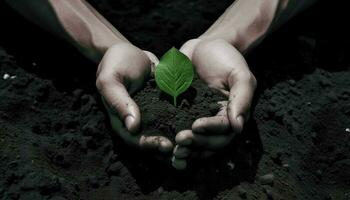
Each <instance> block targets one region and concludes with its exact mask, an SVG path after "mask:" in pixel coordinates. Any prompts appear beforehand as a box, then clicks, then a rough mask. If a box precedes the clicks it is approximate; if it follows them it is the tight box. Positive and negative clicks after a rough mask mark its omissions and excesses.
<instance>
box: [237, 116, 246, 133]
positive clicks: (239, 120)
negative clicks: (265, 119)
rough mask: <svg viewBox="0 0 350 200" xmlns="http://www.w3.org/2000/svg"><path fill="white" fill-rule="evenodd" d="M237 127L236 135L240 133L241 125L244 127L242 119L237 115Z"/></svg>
mask: <svg viewBox="0 0 350 200" xmlns="http://www.w3.org/2000/svg"><path fill="white" fill-rule="evenodd" d="M236 120H237V122H238V123H237V127H236V131H237V133H241V132H242V130H243V125H244V117H243V116H242V115H239V116H238V117H237V118H236Z"/></svg>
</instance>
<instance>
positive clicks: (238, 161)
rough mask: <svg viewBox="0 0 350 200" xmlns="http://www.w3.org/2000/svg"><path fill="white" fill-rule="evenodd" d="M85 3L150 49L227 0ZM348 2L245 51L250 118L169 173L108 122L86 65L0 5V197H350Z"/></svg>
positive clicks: (196, 29) (198, 23) (166, 43)
mask: <svg viewBox="0 0 350 200" xmlns="http://www.w3.org/2000/svg"><path fill="white" fill-rule="evenodd" d="M91 2H92V3H93V4H94V5H95V6H96V7H97V8H98V9H99V10H100V11H101V13H102V14H104V15H105V16H106V17H107V18H108V19H109V20H110V21H111V22H112V23H113V24H114V25H115V26H117V27H118V28H119V29H120V30H121V31H122V32H123V33H124V34H125V35H127V36H128V38H130V40H131V41H132V42H134V43H135V44H137V45H138V46H140V47H141V48H143V49H147V50H152V51H153V50H154V51H155V52H156V53H157V55H158V56H159V55H161V54H163V53H164V52H165V51H166V50H167V49H169V48H170V47H172V46H176V47H179V46H180V45H181V43H182V42H184V41H185V39H186V38H187V39H189V38H191V37H196V36H197V35H199V34H200V32H201V31H204V30H205V29H206V28H208V26H209V25H210V23H212V22H213V21H214V20H215V19H216V18H217V17H218V16H219V15H220V14H221V13H222V12H223V11H224V9H225V8H226V7H227V6H228V5H229V4H230V3H231V2H232V1H220V2H217V1H215V2H214V3H213V1H209V0H208V1H206V0H199V1H196V0H179V1H170V0H162V1H153V0H147V1H142V3H141V2H139V1H113V0H93V1H91ZM347 8H348V7H347V6H346V5H345V1H344V2H337V4H331V3H329V1H320V2H318V3H317V4H316V5H315V6H314V7H313V8H311V9H309V10H306V11H305V12H304V13H302V14H301V15H299V16H298V17H296V18H295V19H293V20H292V21H290V22H289V23H288V24H286V26H284V27H281V29H280V30H278V31H277V32H275V33H273V34H272V35H271V36H269V37H268V38H266V40H265V41H264V42H263V43H262V44H261V45H260V46H259V47H258V48H257V49H255V50H254V51H253V52H252V53H251V54H249V55H247V62H248V64H249V66H250V68H251V69H252V71H253V73H254V74H255V75H256V77H257V80H258V88H257V91H256V93H255V98H254V102H253V106H252V110H251V112H252V114H251V118H250V121H249V122H248V123H247V124H246V125H245V127H244V131H243V132H242V134H240V135H237V136H236V137H235V138H234V140H233V141H232V143H231V144H230V145H229V146H228V147H227V148H226V149H223V150H222V151H220V152H218V153H217V155H216V156H214V157H212V158H210V159H207V160H203V161H201V162H199V161H197V162H194V163H193V162H191V163H192V164H191V165H190V166H189V169H188V170H187V171H182V172H178V171H176V170H174V169H172V168H171V167H170V166H169V165H168V164H165V163H163V162H159V161H157V160H156V159H154V158H153V157H152V156H150V155H148V154H146V153H143V152H140V151H138V150H134V149H132V148H129V147H127V146H125V145H124V143H123V142H122V141H121V140H120V138H118V137H117V136H116V134H115V133H114V132H113V131H112V130H111V127H110V125H109V122H108V116H107V115H106V112H105V109H104V107H103V104H102V103H101V101H100V97H99V95H98V92H97V91H96V89H95V70H96V64H95V63H90V62H89V61H87V59H86V58H84V57H83V56H81V55H80V54H79V53H78V52H77V51H76V50H75V49H74V48H72V47H71V46H70V45H68V44H66V43H64V42H62V41H60V40H58V39H56V38H54V37H53V36H51V35H50V34H48V33H46V32H44V31H42V30H41V29H39V28H38V27H36V26H34V25H32V24H30V23H28V22H26V21H25V20H24V19H23V18H21V17H20V16H18V15H17V14H16V13H14V12H13V11H11V10H10V9H9V8H8V7H7V6H6V5H4V3H3V2H0V22H1V27H2V28H1V29H0V199H3V200H7V199H21V200H28V199H50V200H64V199H69V200H71V199H73V200H74V199H96V200H97V199H99V200H101V199H108V200H109V199H117V200H119V199H131V200H133V199H135V200H136V199H164V200H166V199H181V200H183V199H189V200H193V199H217V200H218V199H291V200H292V199H306V200H309V199H310V200H325V199H329V200H347V199H350V174H349V173H350V130H349V128H350V68H349V66H350V50H349V45H350V40H349V38H348V36H349V35H350V31H349V30H346V29H344V24H348V19H349V12H348V11H347ZM324 13H331V14H328V15H325V14H324ZM334 22H337V23H334ZM159 24H162V25H164V26H161V27H160V26H159ZM14 25H15V26H14ZM154 30H157V31H154ZM154 34H155V35H154ZM6 74H8V75H6ZM4 75H5V76H4ZM146 87H150V86H146ZM150 90H151V91H152V92H154V95H155V97H157V98H159V96H157V95H158V94H157V92H156V91H155V90H153V89H152V87H151V88H150ZM198 91H200V90H197V92H198ZM150 93H151V92H150ZM157 101H162V102H163V103H164V104H167V105H168V106H170V107H171V103H170V102H168V101H167V100H166V98H164V99H162V98H159V100H157ZM189 104H190V105H191V103H189ZM192 106H194V104H192ZM208 106H209V105H208ZM179 109H180V110H181V109H184V110H186V109H187V108H185V107H183V108H182V107H181V108H179Z"/></svg>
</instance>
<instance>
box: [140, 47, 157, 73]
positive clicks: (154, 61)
mask: <svg viewBox="0 0 350 200" xmlns="http://www.w3.org/2000/svg"><path fill="white" fill-rule="evenodd" d="M143 52H145V54H146V55H147V56H148V58H149V60H150V61H151V72H152V73H153V72H154V70H155V67H156V66H157V65H158V63H159V59H158V58H157V56H156V55H154V54H153V53H151V52H149V51H143Z"/></svg>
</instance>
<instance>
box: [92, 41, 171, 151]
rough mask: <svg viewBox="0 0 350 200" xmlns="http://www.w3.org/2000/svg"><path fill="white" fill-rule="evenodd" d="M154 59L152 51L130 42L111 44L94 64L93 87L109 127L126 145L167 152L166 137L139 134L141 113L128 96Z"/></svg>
mask: <svg viewBox="0 0 350 200" xmlns="http://www.w3.org/2000/svg"><path fill="white" fill-rule="evenodd" d="M157 62H158V59H157V57H156V56H155V55H154V54H152V53H151V52H147V51H142V50H141V49H139V48H137V47H135V46H133V45H132V44H130V43H118V44H115V45H113V46H111V47H110V48H109V49H108V51H107V52H106V53H105V55H104V57H103V58H102V61H101V63H100V64H99V66H98V70H97V79H96V86H97V88H98V90H99V92H100V94H101V95H102V99H103V102H104V104H105V107H106V109H107V111H108V113H109V117H110V122H111V125H112V128H113V130H114V131H115V132H116V133H117V134H118V135H119V136H120V137H121V138H122V139H123V140H124V141H125V142H126V143H127V144H129V145H132V146H134V147H138V148H140V149H148V150H155V151H159V152H163V153H167V152H169V151H171V150H172V149H173V144H172V143H171V142H170V140H169V139H167V138H166V137H162V136H146V135H141V134H139V129H140V121H141V113H140V110H139V108H138V106H137V104H136V103H135V101H134V100H133V99H132V98H131V97H130V95H132V94H133V93H135V92H136V91H137V90H139V89H141V88H142V86H143V84H144V82H145V81H146V80H147V78H148V76H149V75H150V74H151V71H152V66H154V65H155V64H156V63H157Z"/></svg>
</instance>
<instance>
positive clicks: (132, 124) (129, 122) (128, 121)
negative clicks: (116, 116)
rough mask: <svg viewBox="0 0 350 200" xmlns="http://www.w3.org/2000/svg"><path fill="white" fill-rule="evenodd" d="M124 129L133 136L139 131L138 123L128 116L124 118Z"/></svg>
mask: <svg viewBox="0 0 350 200" xmlns="http://www.w3.org/2000/svg"><path fill="white" fill-rule="evenodd" d="M125 127H126V129H127V130H128V131H129V132H130V133H132V134H135V133H136V132H137V131H138V129H139V122H138V121H137V120H136V119H135V117H134V116H132V115H128V116H127V117H126V118H125Z"/></svg>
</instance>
